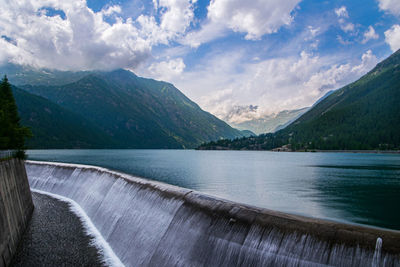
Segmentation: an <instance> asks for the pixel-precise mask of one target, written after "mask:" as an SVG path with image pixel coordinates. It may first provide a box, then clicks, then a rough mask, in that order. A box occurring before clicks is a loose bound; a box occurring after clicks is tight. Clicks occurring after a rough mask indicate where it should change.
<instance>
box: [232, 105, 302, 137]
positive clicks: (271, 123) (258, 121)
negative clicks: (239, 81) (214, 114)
mask: <svg viewBox="0 0 400 267" xmlns="http://www.w3.org/2000/svg"><path fill="white" fill-rule="evenodd" d="M308 109H309V108H308V107H306V108H301V109H294V110H283V111H281V112H278V113H276V114H271V115H265V116H262V117H260V118H254V119H250V120H246V121H243V122H230V123H229V124H230V125H231V126H232V127H234V128H236V129H239V130H250V131H252V132H254V133H255V134H263V133H273V132H276V131H278V130H280V129H283V128H285V127H286V126H287V125H289V124H290V123H291V122H293V121H294V120H295V119H297V118H298V117H300V116H301V115H303V114H304V113H305V112H306V111H307V110H308Z"/></svg>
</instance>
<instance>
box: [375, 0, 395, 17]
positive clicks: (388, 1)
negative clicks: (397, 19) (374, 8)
mask: <svg viewBox="0 0 400 267" xmlns="http://www.w3.org/2000/svg"><path fill="white" fill-rule="evenodd" d="M378 1H379V8H380V9H381V10H384V11H387V12H390V13H392V14H394V15H400V1H398V0H378Z"/></svg>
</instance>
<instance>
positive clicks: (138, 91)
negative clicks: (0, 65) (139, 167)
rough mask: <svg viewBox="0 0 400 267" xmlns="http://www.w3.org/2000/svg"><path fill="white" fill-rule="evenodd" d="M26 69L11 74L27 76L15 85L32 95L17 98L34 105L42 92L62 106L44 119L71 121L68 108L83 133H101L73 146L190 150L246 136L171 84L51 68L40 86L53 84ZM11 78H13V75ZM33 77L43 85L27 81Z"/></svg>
mask: <svg viewBox="0 0 400 267" xmlns="http://www.w3.org/2000/svg"><path fill="white" fill-rule="evenodd" d="M18 71H21V70H20V69H18ZM29 73H30V75H28V76H27V75H25V76H24V74H23V72H22V73H17V74H13V75H11V76H10V77H17V76H18V77H28V78H27V79H25V80H24V79H23V78H20V79H19V80H18V83H19V84H25V85H23V86H21V88H22V89H24V90H25V91H27V92H29V93H30V94H25V95H23V94H21V96H20V97H19V101H17V102H19V103H22V102H24V101H25V102H26V103H32V99H31V98H32V95H37V96H41V97H42V98H41V100H42V102H43V99H46V100H47V101H48V103H46V105H48V104H49V103H52V104H53V105H55V106H58V108H59V110H60V112H58V113H57V112H56V113H57V116H54V118H50V117H51V116H50V117H47V118H46V119H47V120H52V119H53V120H57V121H58V122H59V124H60V127H61V128H62V124H63V123H64V122H68V123H70V122H71V120H66V119H65V118H64V115H65V114H66V112H69V113H68V114H69V116H72V114H73V115H74V116H76V117H77V118H78V117H79V120H78V119H77V120H74V121H79V122H80V123H81V125H83V124H86V125H90V126H88V127H89V128H87V129H86V131H83V132H85V133H88V132H90V131H92V130H93V131H95V132H96V133H98V134H99V140H98V141H99V142H97V141H96V143H91V142H86V141H82V142H80V141H79V140H81V139H82V138H83V136H85V137H88V135H87V134H83V136H82V138H78V139H77V140H75V141H74V142H72V143H74V144H76V145H73V146H74V147H115V148H193V147H196V146H198V145H199V144H201V143H202V142H206V141H210V140H218V139H221V138H236V137H241V136H244V134H243V133H242V132H240V131H239V130H236V129H233V128H231V127H230V126H229V125H227V124H226V123H225V122H223V121H221V120H219V119H217V118H216V117H215V116H213V115H211V114H209V113H207V112H205V111H203V110H202V109H201V108H200V107H199V106H198V105H197V104H196V103H194V102H192V101H191V100H190V99H188V98H187V97H186V96H185V95H184V94H182V93H181V92H180V91H179V90H178V89H176V88H175V87H174V86H173V85H172V84H169V83H165V82H160V81H155V80H152V79H144V78H140V77H138V76H136V75H135V74H133V73H132V72H130V71H126V70H116V71H112V72H80V73H71V72H55V73H56V74H52V73H50V74H46V77H47V78H48V77H53V78H51V79H50V78H48V79H42V80H45V81H46V82H45V83H44V84H51V85H43V83H40V82H38V80H37V79H36V80H35V79H33V78H32V77H34V75H33V74H32V73H33V71H31V72H29ZM47 73H48V72H47ZM80 76H83V77H82V78H80ZM54 77H63V80H64V81H71V80H74V79H77V78H79V79H77V80H76V81H74V82H71V83H68V84H64V85H55V84H57V83H56V82H55V81H56V79H55V78H54ZM10 81H11V82H13V81H12V78H11V79H10ZM32 81H34V82H33V83H34V84H41V85H29V84H28V83H29V82H32ZM18 92H19V93H20V91H18ZM25 98H29V100H26V99H25ZM42 104H43V105H45V104H44V103H42ZM55 106H53V108H54V109H55ZM28 108H29V105H28V106H24V107H22V106H20V113H21V117H22V118H23V120H25V121H29V119H31V118H30V114H29V111H30V110H29V109H28ZM30 108H32V109H34V107H30ZM61 110H62V111H63V112H64V113H62V112H61ZM69 118H70V117H69ZM38 120H39V118H38ZM28 125H29V124H28ZM30 126H31V127H32V128H33V132H34V133H35V131H36V132H41V133H45V132H46V133H50V134H51V135H54V136H58V135H59V133H53V132H51V131H49V130H50V129H48V128H46V127H44V128H43V126H44V125H43V124H36V126H35V125H30ZM35 127H40V128H41V130H40V131H38V130H39V129H35ZM66 127H67V125H66ZM68 127H69V128H71V129H73V128H74V127H77V125H71V124H69V125H68ZM68 127H67V128H68ZM94 129H96V130H94ZM81 130H83V129H82V127H81ZM39 136H41V137H40V138H43V139H44V137H45V135H43V134H40V135H36V137H35V138H36V139H34V140H36V141H32V142H31V144H32V146H33V147H35V148H37V147H44V146H45V145H44V144H43V145H42V143H41V142H39V141H37V140H39V139H40V138H39ZM69 136H70V137H71V138H72V136H71V135H69ZM77 136H80V135H78V134H77ZM72 139H73V138H72ZM83 139H85V138H83ZM91 139H92V138H89V140H91ZM100 139H101V140H103V142H102V141H100ZM93 140H94V139H93ZM66 143H68V142H66ZM72 143H71V145H69V146H72ZM57 147H58V145H57Z"/></svg>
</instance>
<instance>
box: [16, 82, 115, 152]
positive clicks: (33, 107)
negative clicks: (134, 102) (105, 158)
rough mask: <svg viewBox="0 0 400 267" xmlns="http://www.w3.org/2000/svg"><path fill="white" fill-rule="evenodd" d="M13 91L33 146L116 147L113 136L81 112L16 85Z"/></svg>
mask: <svg viewBox="0 0 400 267" xmlns="http://www.w3.org/2000/svg"><path fill="white" fill-rule="evenodd" d="M13 94H14V97H15V100H16V103H17V106H18V111H19V113H20V114H21V115H22V119H21V122H22V124H23V125H25V126H27V127H29V128H30V129H31V130H32V133H33V138H31V139H29V140H28V142H27V146H28V147H30V148H81V147H85V148H103V147H104V145H105V144H107V146H106V147H112V146H113V145H115V144H114V142H113V140H112V139H111V138H110V137H109V136H108V135H106V134H105V133H104V132H102V131H101V129H100V128H98V127H96V126H95V125H93V123H91V122H90V121H88V120H85V119H84V118H82V117H80V116H79V115H77V114H75V113H73V112H71V111H69V110H66V109H64V108H62V107H60V106H58V105H57V104H55V103H52V102H50V101H49V100H47V99H45V98H43V97H40V96H36V95H32V94H30V93H28V92H26V91H24V90H21V89H18V88H16V87H14V88H13Z"/></svg>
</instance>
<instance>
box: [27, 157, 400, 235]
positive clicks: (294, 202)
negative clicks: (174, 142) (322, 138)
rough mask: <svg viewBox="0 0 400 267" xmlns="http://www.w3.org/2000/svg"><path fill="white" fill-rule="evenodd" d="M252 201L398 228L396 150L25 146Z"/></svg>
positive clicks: (398, 166)
mask: <svg viewBox="0 0 400 267" xmlns="http://www.w3.org/2000/svg"><path fill="white" fill-rule="evenodd" d="M27 153H28V156H29V159H31V160H42V161H56V162H68V163H80V164H88V165H95V166H101V167H106V168H109V169H113V170H117V171H121V172H124V173H128V174H133V175H136V176H140V177H145V178H148V179H152V180H157V181H161V182H165V183H169V184H173V185H177V186H181V187H185V188H189V189H194V190H197V191H201V192H204V193H207V194H211V195H214V196H218V197H221V198H225V199H228V200H232V201H237V202H241V203H246V204H250V205H253V206H258V207H263V208H268V209H272V210H278V211H283V212H288V213H293V214H300V215H305V216H311V217H316V218H324V219H330V220H335V221H341V222H348V223H358V224H367V225H373V226H378V227H384V228H391V229H397V230H400V212H399V211H400V208H399V206H400V155H399V154H367V153H365V154H364V153H300V152H295V153H290V152H269V151H195V150H29V151H27Z"/></svg>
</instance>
